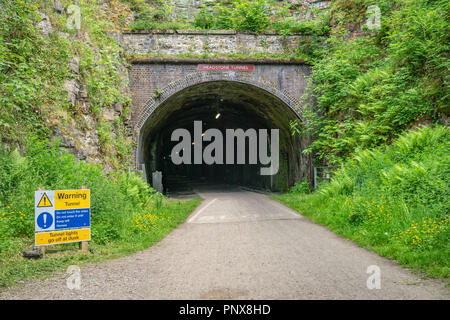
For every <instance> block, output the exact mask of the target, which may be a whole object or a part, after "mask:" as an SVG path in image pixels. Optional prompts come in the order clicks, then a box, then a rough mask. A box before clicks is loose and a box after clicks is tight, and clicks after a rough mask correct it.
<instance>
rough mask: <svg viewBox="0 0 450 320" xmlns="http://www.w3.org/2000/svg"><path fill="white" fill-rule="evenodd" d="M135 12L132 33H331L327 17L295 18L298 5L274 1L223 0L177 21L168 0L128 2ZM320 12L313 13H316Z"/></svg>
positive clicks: (207, 5)
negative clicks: (219, 31) (195, 30)
mask: <svg viewBox="0 0 450 320" xmlns="http://www.w3.org/2000/svg"><path fill="white" fill-rule="evenodd" d="M128 2H129V3H130V6H131V9H132V10H133V11H134V12H136V18H135V20H134V21H133V22H132V23H131V24H130V25H129V27H130V28H131V29H132V30H154V29H157V30H167V29H191V30H192V29H199V30H210V29H213V30H242V31H253V32H256V33H261V32H263V31H269V30H270V31H278V32H280V33H281V34H282V35H288V34H292V33H303V34H310V35H311V34H313V35H325V34H327V32H328V19H327V16H326V15H324V16H322V15H319V17H318V18H317V19H316V20H315V21H309V20H306V19H305V20H302V19H300V18H298V17H296V13H297V12H298V11H295V10H296V9H298V8H295V5H293V4H291V3H287V2H278V1H272V0H254V1H248V0H221V1H214V2H208V3H205V4H203V5H202V7H201V9H200V10H199V11H198V12H197V13H196V14H195V17H194V18H193V19H188V18H186V19H182V18H174V17H173V15H172V11H173V7H171V6H170V5H169V4H167V2H166V1H152V2H151V3H150V4H149V3H147V2H145V1H144V0H129V1H128ZM318 12H319V11H317V12H313V11H312V12H311V13H315V14H317V13H318Z"/></svg>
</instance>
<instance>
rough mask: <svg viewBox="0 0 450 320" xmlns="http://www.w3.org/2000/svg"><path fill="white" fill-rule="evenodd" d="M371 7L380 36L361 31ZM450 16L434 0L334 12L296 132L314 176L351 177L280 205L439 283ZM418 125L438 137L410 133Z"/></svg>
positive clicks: (448, 252)
mask: <svg viewBox="0 0 450 320" xmlns="http://www.w3.org/2000/svg"><path fill="white" fill-rule="evenodd" d="M373 4H376V5H378V6H379V7H380V10H381V28H380V29H379V30H368V29H367V27H366V26H365V21H366V19H367V18H368V17H367V16H366V9H367V8H368V6H370V5H373ZM449 8H450V7H449V3H448V1H426V0H383V1H377V2H375V1H369V0H350V1H347V0H345V1H344V0H337V1H335V2H334V3H333V7H332V8H331V10H330V21H332V25H331V29H330V36H329V38H328V39H327V40H326V46H322V47H315V48H312V50H311V51H310V57H311V60H310V61H311V64H312V77H311V93H310V95H309V96H308V95H307V96H305V99H304V102H303V103H302V107H303V108H304V110H305V113H304V117H305V120H306V121H304V122H300V121H297V122H292V123H291V129H292V132H293V134H300V135H309V136H311V137H313V138H314V142H313V143H312V145H311V146H310V147H309V148H308V149H307V150H305V151H304V152H305V153H312V155H313V156H314V158H315V161H316V164H319V165H320V166H323V165H325V166H327V165H328V166H335V167H340V165H343V168H342V169H338V170H337V171H336V172H335V176H334V177H333V178H332V180H331V182H329V183H324V184H323V185H321V186H320V187H319V189H318V190H317V191H315V192H314V193H312V194H308V193H309V189H308V188H307V186H306V185H305V182H303V184H299V185H297V186H295V187H294V188H293V189H292V190H291V192H290V193H288V194H286V195H283V196H281V197H277V198H278V199H279V200H281V201H283V202H284V203H286V204H288V205H289V206H291V207H292V208H294V209H296V210H298V211H300V212H301V213H303V214H305V215H307V216H309V217H310V218H311V219H312V220H314V221H316V222H318V223H321V224H324V225H326V226H328V227H329V228H330V229H331V230H333V231H335V232H336V233H338V234H340V235H342V236H344V237H347V238H350V239H352V240H354V241H356V242H357V243H358V244H359V245H361V246H364V247H366V248H369V249H372V250H374V251H376V252H378V253H379V254H381V255H383V256H386V257H389V258H392V259H395V260H397V261H398V262H399V263H401V264H403V265H405V266H408V267H411V268H413V269H414V270H416V271H420V272H425V274H427V275H428V276H432V277H448V276H449V270H450V265H449V262H450V247H449V241H448V239H449V218H448V213H449V209H450V208H449V203H450V201H449V200H450V199H449V194H450V192H449V191H450V190H449V185H450V183H449V178H448V177H449V170H450V167H449V164H450V162H449V160H450V159H449V150H450V148H449V147H450V146H449V131H448V127H442V126H437V127H434V126H436V125H438V124H439V123H441V122H443V123H445V119H446V118H447V117H448V113H449V105H450V104H449V96H448V69H449V62H448V54H449V43H450V41H449V40H450V39H449V33H448V30H449V29H448V28H449V23H448V14H449ZM349 29H351V30H349ZM355 31H357V32H358V34H357V36H351V35H352V34H351V32H355ZM312 101H314V103H311V102H312ZM421 125H428V126H431V127H434V128H430V127H428V128H426V127H425V128H422V129H420V130H418V131H412V130H411V129H412V128H417V127H419V126H421ZM392 141H395V142H392Z"/></svg>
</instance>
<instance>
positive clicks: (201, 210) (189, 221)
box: [188, 198, 217, 223]
mask: <svg viewBox="0 0 450 320" xmlns="http://www.w3.org/2000/svg"><path fill="white" fill-rule="evenodd" d="M216 200H217V198H214V199H212V201H210V202H209V203H208V204H207V205H206V206H204V207H203V208H201V209H200V210H199V211H198V212H197V213H196V214H195V215H194V216H192V217H191V218H190V219H189V220H188V223H191V222H192V220H194V219H195V218H196V217H197V216H198V215H199V214H200V213H202V212H203V210H205V209H206V208H208V207H209V206H210V205H212V204H213V203H214V201H216Z"/></svg>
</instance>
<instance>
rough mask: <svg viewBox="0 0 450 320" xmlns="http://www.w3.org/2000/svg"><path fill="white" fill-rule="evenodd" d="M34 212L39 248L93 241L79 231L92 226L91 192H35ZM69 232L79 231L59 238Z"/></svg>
mask: <svg viewBox="0 0 450 320" xmlns="http://www.w3.org/2000/svg"><path fill="white" fill-rule="evenodd" d="M34 213H35V232H36V246H40V245H50V244H57V243H66V242H77V241H87V240H90V231H89V237H88V238H89V239H86V237H87V233H86V231H80V230H90V229H89V228H90V227H91V202H90V190H89V189H81V190H47V191H36V192H35V195H34ZM67 229H70V230H67ZM74 229H78V230H74ZM66 231H67V232H69V231H70V232H72V231H77V232H76V233H74V234H64V235H59V236H58V234H59V233H61V232H63V233H64V232H66ZM80 232H81V233H80ZM60 236H61V238H60ZM77 239H79V240H77Z"/></svg>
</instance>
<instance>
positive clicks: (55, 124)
mask: <svg viewBox="0 0 450 320" xmlns="http://www.w3.org/2000/svg"><path fill="white" fill-rule="evenodd" d="M61 2H62V4H63V5H64V6H65V7H67V6H68V5H69V4H72V1H69V0H67V1H61ZM100 7H101V4H100V1H80V10H81V16H82V17H83V20H82V24H81V29H80V30H76V29H73V30H72V29H69V28H68V27H67V26H66V22H67V19H68V18H69V15H66V14H63V15H61V14H57V13H55V11H54V10H53V7H52V3H51V2H49V1H38V0H35V1H33V0H25V1H12V0H6V1H4V2H2V10H1V12H0V131H1V132H2V133H1V135H0V143H2V144H4V145H5V146H6V147H7V148H9V149H10V150H13V149H14V148H16V147H18V148H19V150H21V151H22V150H23V149H24V146H25V144H26V143H27V140H28V139H32V138H33V137H38V138H40V139H43V140H44V139H45V140H46V139H48V138H50V137H51V135H52V133H55V132H63V133H66V135H68V134H70V133H73V132H69V131H70V130H72V131H73V130H74V129H73V128H75V129H76V130H79V131H82V132H85V131H87V130H92V129H95V128H100V129H99V133H100V135H101V136H100V137H99V138H100V141H101V152H102V157H103V159H102V163H103V164H105V165H107V166H108V167H111V168H112V169H113V170H123V169H126V168H127V167H128V164H129V162H128V161H126V159H129V158H130V157H129V156H130V154H131V148H130V146H131V141H130V139H129V137H128V134H127V132H126V129H125V122H126V120H127V115H128V109H129V107H130V103H131V99H130V97H129V96H128V93H127V92H126V85H127V77H126V73H125V74H123V73H121V68H125V67H126V66H127V62H126V59H125V55H124V54H123V52H122V49H121V48H120V47H119V45H118V43H117V42H116V41H115V40H114V39H113V38H112V37H111V36H108V35H107V31H108V30H114V29H115V28H116V27H115V25H114V23H113V22H111V21H110V16H111V15H113V12H104V11H102V10H100ZM41 13H45V14H47V15H48V17H49V18H50V20H51V22H52V30H53V31H52V32H51V33H50V34H48V35H44V34H43V33H42V31H41V30H40V29H39V27H38V26H37V24H38V23H39V22H40V21H42V17H41ZM75 57H76V58H77V59H78V60H79V74H76V73H75V72H74V71H73V70H72V69H71V67H70V63H71V60H72V59H73V58H75ZM73 79H78V80H79V82H80V83H83V84H85V85H86V91H87V95H88V102H89V108H88V109H89V110H88V112H87V114H86V112H85V111H83V108H85V106H83V105H79V104H78V103H76V105H72V103H71V102H70V101H69V100H68V99H67V91H66V90H65V89H64V82H65V81H67V80H73ZM117 104H119V105H121V106H122V114H121V117H120V118H118V121H117V122H116V123H115V124H114V127H113V128H106V126H107V124H105V123H104V121H103V120H102V112H103V111H105V110H108V109H112V108H114V105H117ZM87 118H89V119H92V120H93V124H89V121H88V120H87ZM69 128H72V129H69ZM102 129H103V130H102ZM111 129H114V130H113V131H112V130H111ZM112 132H114V135H112ZM102 133H103V134H102Z"/></svg>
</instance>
